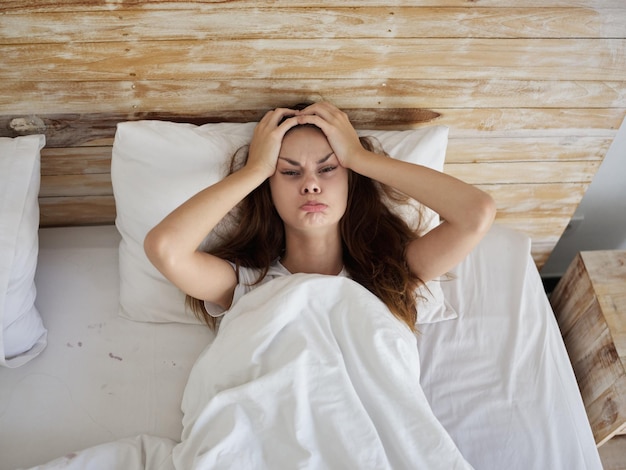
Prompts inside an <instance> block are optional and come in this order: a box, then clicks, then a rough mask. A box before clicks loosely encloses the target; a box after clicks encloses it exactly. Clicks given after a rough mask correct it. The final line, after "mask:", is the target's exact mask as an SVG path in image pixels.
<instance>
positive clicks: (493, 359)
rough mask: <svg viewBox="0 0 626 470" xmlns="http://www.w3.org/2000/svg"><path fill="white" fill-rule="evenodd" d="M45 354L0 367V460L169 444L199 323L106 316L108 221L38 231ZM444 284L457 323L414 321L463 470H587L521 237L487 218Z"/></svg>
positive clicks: (579, 419) (200, 337)
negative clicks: (148, 441)
mask: <svg viewBox="0 0 626 470" xmlns="http://www.w3.org/2000/svg"><path fill="white" fill-rule="evenodd" d="M40 232H41V233H40V258H39V267H38V272H37V277H36V282H37V286H38V301H37V305H38V307H39V309H40V311H41V314H42V317H43V319H44V322H45V324H46V326H47V328H48V330H49V342H48V347H47V349H46V350H45V351H44V352H43V353H42V354H41V356H40V357H39V358H37V359H36V360H34V361H32V362H31V363H29V364H26V365H25V366H23V367H21V368H18V369H0V468H1V469H15V468H21V467H29V466H33V465H36V464H41V463H43V462H47V461H49V460H52V459H54V458H57V457H59V456H63V455H68V454H70V455H72V454H71V453H72V452H75V451H78V450H81V449H84V448H87V447H89V446H93V445H97V444H101V443H105V442H110V441H115V440H117V439H122V438H126V437H133V436H137V435H139V434H149V435H154V436H162V437H166V438H169V439H172V440H175V441H177V440H179V439H180V434H181V430H182V425H181V422H182V412H181V411H180V404H181V399H182V394H183V390H184V387H185V384H186V382H187V378H188V375H189V372H190V370H191V367H192V365H193V363H194V362H195V360H196V358H197V357H198V355H199V354H200V352H201V351H202V350H203V349H204V347H205V346H206V345H207V344H208V343H209V342H210V341H211V340H212V334H211V333H210V332H209V331H208V329H207V328H205V327H201V326H197V325H182V324H159V325H157V324H144V323H134V322H131V321H128V320H125V319H123V318H121V317H119V316H118V315H117V312H118V295H119V286H118V282H119V281H118V272H117V266H118V263H117V246H118V243H119V236H118V234H117V231H116V229H115V227H113V226H110V227H83V228H57V229H44V230H41V231H40ZM455 275H456V280H454V281H449V282H444V283H443V286H442V287H443V290H444V293H445V294H446V296H447V299H448V300H449V301H450V302H451V304H452V305H453V306H454V307H455V308H456V309H457V311H458V312H459V319H458V320H449V321H445V322H440V323H436V324H431V325H423V326H422V334H421V336H420V338H419V341H418V344H419V349H420V359H421V362H422V366H421V367H422V369H421V371H422V372H421V373H422V376H421V378H422V386H423V389H424V392H425V394H426V396H427V397H428V399H429V401H430V403H431V405H432V408H433V411H434V413H435V415H436V416H437V417H438V418H439V419H440V421H441V423H442V424H443V425H444V427H445V428H446V429H447V430H448V432H449V433H450V435H451V436H452V437H453V439H454V440H455V441H456V443H457V445H458V446H459V448H460V450H461V452H462V453H463V454H464V456H465V457H466V458H467V459H468V461H469V462H470V463H472V464H473V465H474V467H475V468H476V469H501V468H507V469H514V468H520V469H522V468H523V469H525V470H526V469H530V468H536V469H553V470H558V469H568V470H570V469H577V468H579V469H600V468H601V464H600V461H599V458H598V454H597V450H596V448H595V445H594V442H593V437H592V435H591V431H590V429H589V426H588V422H587V418H586V415H585V412H584V408H583V406H582V401H581V400H580V395H579V393H578V389H577V387H576V382H575V379H574V376H573V373H572V371H571V367H570V365H569V362H568V360H567V355H566V352H565V349H564V347H563V344H562V341H561V340H560V335H559V332H558V328H557V326H556V323H555V322H554V319H553V317H552V312H551V310H550V307H549V304H548V302H547V299H546V298H545V295H544V294H543V291H542V286H541V281H540V279H539V275H538V273H537V271H536V268H535V267H534V265H533V264H532V260H531V259H530V255H529V241H528V239H527V238H526V237H523V236H521V235H519V234H515V233H512V232H511V231H509V230H506V229H503V228H501V227H494V229H493V230H492V231H491V232H490V234H489V235H488V236H487V237H486V238H485V240H484V241H483V242H482V243H481V244H480V246H479V247H478V248H477V249H476V250H475V251H474V252H473V253H472V254H471V255H470V256H469V257H468V259H467V260H465V261H464V262H463V263H462V264H461V265H460V266H459V267H458V268H457V269H456V270H455Z"/></svg>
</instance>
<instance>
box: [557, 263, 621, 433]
mask: <svg viewBox="0 0 626 470" xmlns="http://www.w3.org/2000/svg"><path fill="white" fill-rule="evenodd" d="M550 303H551V304H552V307H553V309H554V312H555V314H556V317H557V320H558V322H559V327H560V328H561V332H562V334H563V339H564V342H565V345H566V347H567V351H568V354H569V356H570V360H571V361H572V366H573V368H574V372H575V374H576V378H577V381H578V385H579V387H580V391H581V395H582V398H583V401H584V403H585V408H586V409H587V415H588V417H589V421H590V423H591V427H592V430H593V434H594V437H595V440H596V443H597V444H598V445H602V444H604V443H605V442H607V441H608V440H609V439H611V438H612V437H613V436H615V435H616V434H619V433H621V432H623V431H624V430H625V429H626V368H625V365H626V251H589V252H582V253H580V254H579V255H578V256H577V257H576V258H575V259H574V261H573V262H572V264H571V265H570V266H569V268H568V269H567V271H566V273H565V275H564V276H563V278H562V279H561V281H560V282H559V284H558V285H557V286H556V288H555V290H554V291H553V293H552V295H551V297H550Z"/></svg>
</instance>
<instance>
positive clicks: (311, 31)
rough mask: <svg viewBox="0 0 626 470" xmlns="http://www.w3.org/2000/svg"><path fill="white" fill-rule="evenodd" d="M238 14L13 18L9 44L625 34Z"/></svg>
mask: <svg viewBox="0 0 626 470" xmlns="http://www.w3.org/2000/svg"><path fill="white" fill-rule="evenodd" d="M237 13H238V14H236V15H233V11H232V9H229V8H224V7H223V6H222V4H214V5H205V6H204V7H203V8H202V9H201V10H200V11H199V12H198V14H196V15H191V16H190V15H189V13H188V11H186V10H168V11H167V14H164V13H163V11H162V10H156V9H154V10H147V11H146V10H118V11H117V13H115V14H112V13H111V12H110V11H102V10H86V11H75V12H73V16H74V21H73V22H72V23H70V24H68V22H67V20H66V12H63V11H49V12H39V13H33V12H28V13H20V12H13V13H12V14H11V16H10V21H11V23H12V27H11V29H10V30H9V32H8V34H6V35H5V36H4V38H3V42H4V43H6V44H27V43H38V44H46V43H66V42H71V41H76V40H80V41H87V42H110V41H119V40H120V39H125V38H137V37H140V38H142V39H143V40H157V41H171V40H187V39H192V40H197V41H207V40H212V39H215V38H231V37H232V38H237V39H284V38H292V37H294V36H296V35H297V37H298V38H299V39H319V38H377V39H380V38H432V37H438V38H449V37H457V38H533V37H537V36H539V37H543V38H598V37H600V38H613V37H619V36H620V35H621V34H622V33H623V28H624V25H625V24H626V8H624V7H622V8H602V9H591V8H571V7H568V8H563V7H560V8H559V7H552V8H532V7H530V8H524V6H520V7H516V8H490V7H486V8H480V9H478V8H474V7H472V6H466V7H462V8H458V7H416V6H411V7H408V6H382V7H381V6H379V7H374V6H367V7H360V8H353V7H345V6H343V7H342V6H337V5H329V6H327V7H326V8H324V10H323V11H322V12H320V11H319V10H315V9H312V8H310V7H309V6H308V5H307V6H306V7H294V6H289V7H279V6H267V7H261V8H259V7H257V6H255V7H252V8H246V7H244V6H240V7H239V9H238V12H237Z"/></svg>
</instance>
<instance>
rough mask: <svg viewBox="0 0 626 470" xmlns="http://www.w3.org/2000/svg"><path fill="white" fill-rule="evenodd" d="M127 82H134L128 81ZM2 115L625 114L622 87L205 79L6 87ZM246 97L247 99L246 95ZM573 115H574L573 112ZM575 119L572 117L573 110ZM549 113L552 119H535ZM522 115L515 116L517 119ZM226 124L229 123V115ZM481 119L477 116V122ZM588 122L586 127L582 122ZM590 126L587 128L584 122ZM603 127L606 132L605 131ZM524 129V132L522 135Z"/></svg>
mask: <svg viewBox="0 0 626 470" xmlns="http://www.w3.org/2000/svg"><path fill="white" fill-rule="evenodd" d="M129 78H130V77H129ZM2 83H3V87H2V88H1V89H0V109H2V110H3V114H19V113H23V112H24V110H25V109H28V110H30V114H61V113H84V114H86V113H93V112H95V111H97V112H99V113H138V112H139V113H142V112H169V113H172V114H180V115H191V114H196V115H202V114H207V113H210V112H211V111H213V112H215V111H216V110H221V111H223V112H227V111H228V110H237V109H269V108H272V107H276V106H278V105H284V104H293V103H300V102H303V101H319V100H328V101H332V102H333V103H335V104H336V105H337V106H339V107H341V108H351V107H355V104H358V106H359V107H365V108H378V109H385V108H424V109H439V112H441V111H443V109H444V108H445V110H446V113H445V114H447V115H451V114H452V113H454V115H455V117H456V118H455V120H454V121H452V122H451V124H453V125H462V126H463V127H464V128H469V127H468V126H469V125H471V123H472V122H473V121H474V119H475V118H474V117H473V116H472V115H471V114H470V113H472V112H481V111H480V110H482V109H490V108H491V109H493V110H494V111H498V112H500V113H502V117H501V118H500V119H499V121H506V122H507V123H508V127H509V128H511V129H515V128H517V127H519V126H523V127H526V128H529V126H532V128H533V129H535V130H540V129H542V127H543V126H546V127H548V128H549V127H552V124H550V123H551V122H553V121H555V126H558V125H559V124H558V123H559V122H561V121H564V118H565V116H564V114H565V113H569V123H568V124H566V123H565V122H564V123H563V124H561V125H562V126H567V128H574V129H576V128H579V129H585V128H592V129H596V128H613V129H617V128H619V125H620V124H621V119H622V118H623V116H624V114H625V113H626V90H625V87H624V82H620V81H617V82H615V81H613V82H611V81H604V80H603V81H572V80H560V81H552V80H543V81H537V80H503V79H494V78H489V79H460V80H459V79H450V80H444V79H438V80H430V79H422V80H419V79H418V80H405V79H394V78H375V79H360V78H355V79H349V80H344V79H337V80H332V79H299V80H288V79H278V78H273V79H272V80H271V81H267V80H263V79H258V80H257V79H250V80H246V79H243V80H242V79H225V80H219V79H211V80H208V79H204V80H149V81H148V80H130V79H129V80H113V81H111V80H102V81H97V80H96V81H69V82H59V81H25V80H20V79H16V80H3V82H2ZM242 90H245V91H246V93H245V94H243V93H241V91H242ZM570 110H571V111H570ZM576 110H577V112H576V114H573V112H574V111H576ZM540 111H542V112H543V113H546V114H550V118H549V119H541V116H538V117H535V116H534V115H533V113H538V112H540ZM516 113H517V114H516ZM226 117H227V116H226ZM479 118H480V117H479ZM583 119H584V120H585V121H583ZM587 120H589V122H587ZM601 126H606V127H601ZM523 127H522V128H523Z"/></svg>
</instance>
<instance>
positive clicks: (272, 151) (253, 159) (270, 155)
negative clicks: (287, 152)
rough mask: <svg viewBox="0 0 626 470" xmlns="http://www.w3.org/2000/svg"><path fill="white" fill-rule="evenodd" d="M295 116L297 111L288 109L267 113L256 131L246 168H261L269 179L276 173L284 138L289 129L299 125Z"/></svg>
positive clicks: (277, 109) (278, 109)
mask: <svg viewBox="0 0 626 470" xmlns="http://www.w3.org/2000/svg"><path fill="white" fill-rule="evenodd" d="M295 115H296V111H295V110H293V109H288V108H276V109H273V110H271V111H268V112H267V113H265V116H263V118H261V120H260V121H259V123H258V124H257V126H256V127H255V129H254V134H253V135H252V141H251V142H250V147H249V150H248V161H247V162H246V166H249V167H255V168H259V169H260V170H261V171H262V172H263V173H264V174H266V175H267V177H268V178H269V177H270V176H272V175H273V174H274V173H275V172H276V163H277V161H278V154H279V152H280V147H281V145H282V142H283V137H284V136H285V134H286V133H287V131H288V130H289V129H291V128H292V127H294V126H297V125H298V119H297V118H296V117H294V116H295ZM283 119H284V120H283ZM281 121H282V122H281Z"/></svg>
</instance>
